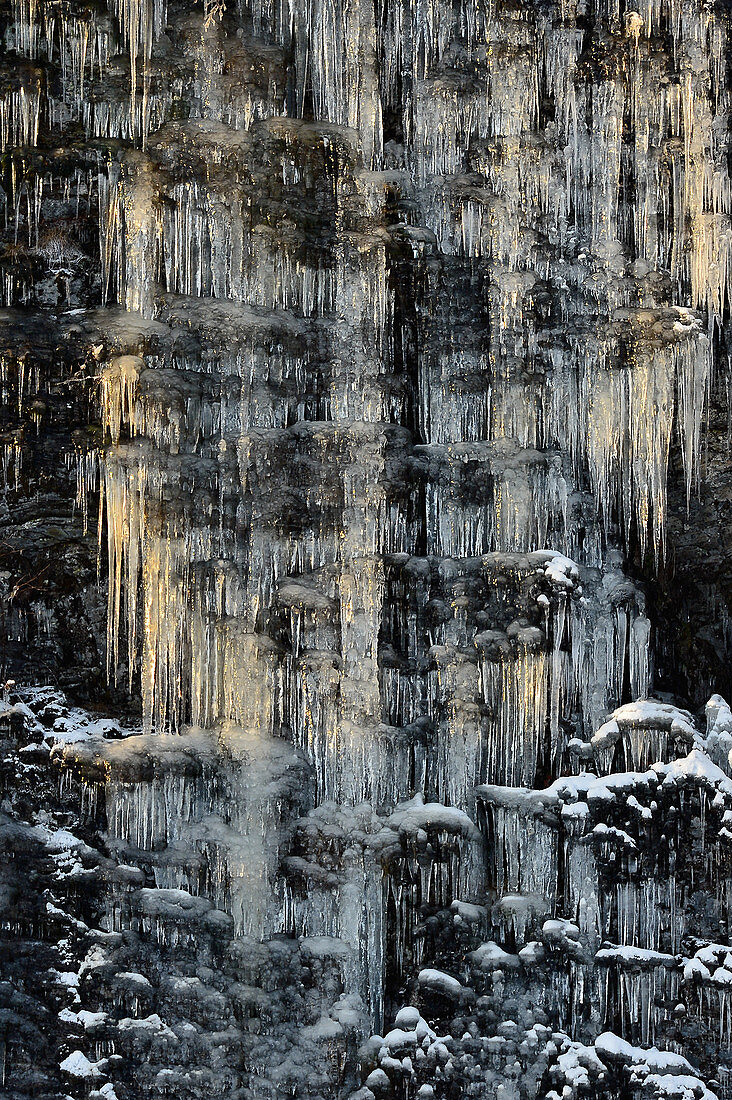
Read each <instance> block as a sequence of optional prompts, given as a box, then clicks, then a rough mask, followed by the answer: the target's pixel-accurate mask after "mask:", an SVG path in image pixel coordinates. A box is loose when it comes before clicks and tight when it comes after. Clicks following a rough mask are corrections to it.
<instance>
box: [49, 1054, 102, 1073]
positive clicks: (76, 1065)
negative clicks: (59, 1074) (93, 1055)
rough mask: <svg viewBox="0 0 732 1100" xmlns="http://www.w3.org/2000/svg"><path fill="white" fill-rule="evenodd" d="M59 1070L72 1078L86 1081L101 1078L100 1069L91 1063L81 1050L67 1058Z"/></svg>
mask: <svg viewBox="0 0 732 1100" xmlns="http://www.w3.org/2000/svg"><path fill="white" fill-rule="evenodd" d="M59 1068H60V1069H61V1070H63V1072H64V1073H68V1074H69V1076H70V1077H79V1078H86V1079H94V1078H95V1077H99V1069H98V1068H97V1065H96V1063H94V1062H90V1061H89V1059H88V1058H87V1056H86V1055H85V1054H84V1053H83V1051H81V1050H75V1051H72V1053H71V1054H69V1055H68V1057H67V1058H64V1060H63V1062H61V1063H60V1064H59Z"/></svg>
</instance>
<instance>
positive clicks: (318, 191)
mask: <svg viewBox="0 0 732 1100" xmlns="http://www.w3.org/2000/svg"><path fill="white" fill-rule="evenodd" d="M5 6H6V7H8V9H9V16H10V17H9V19H8V25H7V29H6V32H5V34H6V38H5V41H6V45H7V48H8V51H9V53H10V54H11V55H12V58H13V71H12V74H11V76H10V77H9V79H8V81H7V82H5V83H4V84H3V87H2V89H0V152H2V154H3V156H4V157H5V158H6V161H7V171H6V173H5V176H4V183H3V187H4V191H3V198H4V218H5V223H6V227H7V234H8V240H10V238H11V237H12V248H9V249H8V252H7V257H6V256H5V253H3V264H4V266H3V295H4V298H3V304H4V305H7V306H10V307H17V306H20V305H23V304H29V303H30V304H32V302H33V281H34V279H35V281H36V282H39V281H43V280H47V281H48V284H47V290H46V291H45V292H44V293H47V294H50V293H51V291H50V290H48V286H51V285H53V286H56V287H57V288H60V289H58V293H59V294H61V295H62V298H61V299H60V301H62V303H63V304H64V305H68V306H69V309H68V310H67V312H68V313H69V314H71V313H72V312H73V308H74V307H73V304H72V296H73V294H74V293H76V291H74V287H75V286H78V285H79V280H80V279H82V278H83V274H84V268H85V267H86V266H87V257H88V256H89V255H90V254H91V253H92V252H94V254H95V255H96V254H97V253H98V256H99V267H100V272H99V277H98V285H97V286H96V288H95V291H94V294H95V299H94V304H95V306H97V307H98V308H96V309H95V310H94V311H93V317H92V316H90V314H91V313H92V311H91V310H88V309H87V308H86V306H85V307H83V308H80V316H79V318H78V326H77V327H78V328H79V330H80V331H81V332H82V333H85V332H86V331H87V329H85V328H84V326H85V325H86V326H88V332H89V333H92V332H94V333H95V334H98V336H99V342H98V343H96V342H94V341H93V340H92V337H91V335H90V336H89V341H88V342H89V348H88V354H87V359H86V362H85V369H88V370H89V369H90V370H91V371H92V373H93V376H94V382H95V415H97V416H98V422H99V425H100V430H99V432H97V434H96V436H95V437H94V438H91V437H84V439H83V440H82V439H79V440H77V441H76V446H75V448H74V452H73V454H72V453H71V448H70V449H69V456H68V462H69V464H70V469H71V470H72V473H73V479H74V486H73V493H75V496H76V504H77V507H78V509H79V511H80V513H81V517H82V523H83V527H84V532H85V533H86V528H87V525H89V526H90V527H92V528H93V527H94V513H93V511H92V509H93V506H96V505H97V504H98V513H97V517H98V518H97V530H98V535H99V544H100V575H103V576H104V578H105V582H106V595H107V622H106V642H107V665H108V669H107V671H108V675H109V679H110V681H111V682H112V683H115V684H117V685H118V688H119V690H120V691H123V690H124V691H128V692H129V693H130V695H131V696H133V697H136V696H139V699H140V705H141V728H140V729H135V730H134V731H130V729H129V728H127V727H123V725H120V724H113V725H111V726H102V727H101V728H100V726H99V725H96V726H92V725H90V723H89V722H88V721H87V720H86V719H84V717H83V715H81V712H79V711H78V710H75V709H73V708H72V709H71V710H70V709H69V707H68V706H67V705H66V703H65V702H64V701H63V699H61V698H60V697H57V696H56V695H53V693H51V694H49V691H48V689H47V690H46V693H45V694H44V693H43V692H42V691H41V692H40V693H39V691H37V690H36V691H30V692H28V691H26V692H25V693H23V692H22V691H21V692H20V694H19V695H18V698H17V699H15V696H13V698H14V699H15V705H11V704H10V703H3V704H2V706H1V707H0V728H2V729H3V730H6V729H7V730H8V731H10V732H13V731H16V730H17V729H18V728H21V727H22V728H23V729H24V731H25V733H24V737H25V738H26V741H27V743H26V744H25V745H24V747H23V749H21V750H20V752H21V754H22V753H25V754H26V755H25V757H22V759H23V760H25V759H28V760H32V761H35V762H36V763H37V762H38V761H42V762H43V766H44V767H48V768H54V769H57V770H58V773H59V774H60V776H61V784H62V787H61V797H62V798H63V799H64V800H65V801H64V803H63V804H64V805H65V806H68V807H70V806H73V807H74V808H75V812H76V813H77V819H78V826H75V828H77V831H79V832H81V833H82V835H83V837H84V838H85V839H84V840H82V839H81V838H80V837H77V836H76V834H75V833H74V831H73V830H72V831H68V830H64V829H61V828H59V829H57V830H55V831H54V830H53V829H52V828H51V827H50V826H49V825H48V822H47V821H45V820H40V819H39V820H38V821H36V822H34V823H33V825H32V829H31V832H30V833H29V834H28V837H29V839H28V840H27V843H28V844H29V845H31V846H32V848H33V851H34V852H36V853H37V852H42V853H43V858H44V859H48V860H51V861H52V863H53V866H54V868H55V872H54V873H55V874H57V875H58V877H59V881H60V882H64V883H66V882H67V880H68V881H69V882H73V883H76V882H79V883H83V882H85V881H86V879H85V877H84V876H85V875H87V872H88V877H89V878H91V877H94V876H93V875H92V870H93V872H94V875H96V880H95V881H97V886H96V887H95V889H97V890H98V891H99V897H98V910H99V914H101V915H99V916H98V927H97V926H96V924H94V923H90V922H91V920H92V918H91V915H90V912H89V911H87V909H85V908H83V906H82V907H81V908H79V913H78V916H76V917H74V920H75V921H76V924H74V925H73V935H74V936H76V937H77V939H78V942H79V943H80V944H82V945H83V949H84V956H83V958H80V959H78V960H77V961H78V964H79V965H78V967H77V970H76V971H71V970H70V971H69V972H68V973H69V974H70V975H71V979H73V980H71V979H69V980H68V981H66V984H65V985H64V980H63V973H62V972H60V971H58V972H57V973H58V974H59V978H58V981H57V982H56V984H57V985H59V987H63V989H65V990H66V993H65V996H66V1001H65V1002H64V1004H63V1007H61V1008H60V1013H59V1018H60V1020H61V1023H62V1024H63V1026H64V1027H66V1028H67V1033H65V1034H67V1036H69V1037H71V1038H70V1039H68V1038H67V1039H64V1041H63V1042H64V1043H65V1045H63V1044H62V1049H61V1050H60V1053H61V1054H62V1055H63V1057H59V1058H58V1059H57V1061H56V1065H55V1069H54V1072H56V1070H57V1071H58V1073H59V1074H60V1077H59V1080H60V1081H62V1082H64V1083H65V1087H66V1088H68V1089H69V1090H72V1091H73V1090H74V1089H76V1092H75V1093H73V1095H74V1096H76V1095H79V1096H80V1095H82V1092H83V1091H84V1090H86V1093H89V1095H90V1096H92V1097H94V1100H102V1098H103V1100H125V1097H130V1098H131V1097H132V1096H138V1095H139V1096H140V1097H147V1096H170V1097H181V1098H183V1097H187V1096H188V1095H192V1096H200V1095H203V1093H204V1092H208V1093H209V1094H210V1095H212V1096H215V1095H229V1096H237V1097H238V1096H241V1097H248V1098H251V1100H273V1098H275V1097H280V1096H287V1095H292V1096H301V1097H312V1098H313V1100H316V1098H321V1097H322V1098H324V1097H336V1096H338V1097H343V1098H346V1097H351V1098H352V1100H381V1098H382V1097H386V1096H394V1097H397V1098H402V1100H415V1098H418V1100H430V1098H436V1100H448V1098H450V1097H453V1096H462V1095H465V1096H483V1097H491V1098H494V1100H539V1098H542V1100H575V1098H578V1100H579V1098H580V1097H587V1096H589V1097H592V1096H596V1097H600V1096H608V1097H616V1098H618V1100H620V1098H621V1097H623V1098H625V1097H633V1098H642V1097H648V1098H658V1097H671V1098H676V1097H678V1098H679V1100H690V1098H692V1097H693V1098H695V1100H714V1098H715V1097H718V1098H719V1100H724V1098H726V1097H732V1000H731V999H730V998H732V947H730V945H729V944H728V943H726V942H725V941H727V940H728V938H729V936H728V929H729V927H730V921H732V911H731V908H730V907H731V906H732V888H731V887H730V883H731V882H732V878H731V868H730V852H731V851H732V849H730V844H731V843H732V765H731V764H730V759H731V758H732V757H731V754H732V715H731V714H730V710H729V708H728V706H727V704H726V703H725V701H724V700H723V699H722V698H721V697H720V696H714V697H713V698H712V699H711V700H710V702H709V704H708V707H707V727H706V729H702V728H701V727H700V724H699V722H698V721H697V720H696V719H695V717H694V716H693V715H692V714H691V713H689V712H688V711H686V710H685V709H683V708H681V707H680V706H679V705H677V703H678V700H676V701H674V700H670V699H659V698H657V697H656V696H655V694H654V649H653V643H654V628H653V621H652V610H651V609H650V608H649V607H648V606H647V602H646V596H645V593H644V588H643V585H642V584H641V583H636V582H635V581H634V580H633V576H632V571H631V568H630V567H629V564H628V563H629V562H631V561H633V560H634V561H635V564H636V569H635V572H634V574H633V575H635V576H637V575H638V574H639V572H640V571H641V567H643V568H645V569H646V571H647V574H652V573H653V571H654V570H656V569H661V568H665V567H667V565H668V561H669V547H668V545H667V518H668V511H669V495H668V480H669V469H670V467H671V465H672V463H673V462H676V463H677V465H678V467H679V470H680V471H681V479H682V482H683V486H684V491H685V493H684V495H685V498H686V503H687V505H690V502H691V501H692V499H693V497H694V494H695V493H696V492H697V490H698V488H699V484H700V478H701V470H702V452H703V439H704V430H705V417H706V415H707V409H708V402H709V394H710V390H711V387H712V385H713V382H714V379H715V375H716V373H717V372H718V371H719V370H720V369H721V364H722V359H723V349H724V346H725V345H724V332H725V324H726V321H727V318H728V313H729V304H730V301H729V297H730V290H729V288H730V276H731V274H732V272H730V256H731V255H732V221H731V220H730V216H731V214H732V189H731V188H730V181H729V172H728V156H729V138H728V120H729V110H730V97H729V78H728V74H727V64H728V56H727V51H728V31H729V12H728V11H727V10H726V9H724V6H723V5H721V4H720V5H713V4H711V3H710V4H707V3H702V2H701V0H643V3H641V4H639V5H638V6H637V10H636V8H635V7H633V8H631V7H629V6H628V5H627V4H625V3H621V2H620V0H590V2H588V3H575V2H574V0H558V2H554V0H551V2H547V3H546V4H542V5H530V4H527V3H524V2H520V3H518V2H517V3H511V4H501V3H495V2H491V0H489V2H482V0H459V3H456V4H453V5H445V4H444V3H438V2H436V0H424V2H422V0H419V2H417V0H396V2H393V3H390V4H385V3H382V2H381V0H377V2H375V3H367V2H365V0H349V2H340V0H337V2H327V3H326V2H325V0H308V2H307V3H305V2H304V0H287V2H285V0H281V2H277V3H275V2H273V0H252V2H251V3H249V2H240V3H223V2H218V0H210V2H209V0H206V3H205V4H203V5H200V4H199V5H185V4H179V3H175V2H174V0H169V2H168V3H167V4H166V3H164V2H163V0H114V2H111V3H109V4H108V7H106V8H105V6H104V5H98V4H94V5H87V4H77V3H75V2H70V3H68V4H66V3H63V4H61V3H57V2H56V0H13V2H12V4H9V5H5ZM49 73H50V74H51V77H52V78H51V77H49V76H48V74H49ZM43 74H45V76H44V77H43V78H42V76H43ZM53 133H59V134H61V135H63V136H64V140H67V139H68V142H69V143H70V144H71V143H74V142H76V143H77V145H78V147H79V148H83V149H84V151H85V152H84V155H83V157H82V154H81V153H79V156H78V158H77V160H78V163H76V164H75V166H74V175H73V179H72V178H71V177H70V176H69V175H68V174H66V175H64V172H65V171H66V169H65V164H64V161H63V157H61V156H59V157H57V158H56V159H55V160H54V158H53V157H52V156H50V155H49V153H48V147H49V134H53ZM75 148H76V146H75ZM6 161H4V163H6ZM60 180H63V181H64V182H63V184H60V182H59V181H60ZM60 188H62V189H63V200H61V199H58V198H57V197H55V196H57V195H58V194H59V190H60ZM62 201H63V203H65V204H66V206H65V207H64V209H66V207H69V205H72V206H73V205H75V207H76V210H77V212H78V211H79V210H81V209H82V208H83V209H84V210H85V212H86V215H87V217H89V216H91V220H92V221H93V222H94V235H95V236H94V240H93V241H91V240H87V239H84V240H83V241H80V242H77V241H75V240H74V239H73V237H72V236H71V235H69V234H66V235H64V232H61V231H58V232H55V233H54V231H53V227H52V226H51V225H50V224H49V222H50V221H51V220H52V208H53V204H54V203H55V202H59V203H60V202H62ZM6 261H7V262H6ZM81 314H83V316H81ZM67 323H68V324H71V321H70V320H69V319H67ZM94 339H96V336H95V338H94ZM25 356H26V352H25V351H24V352H23V353H22V354H18V355H15V354H12V355H11V354H9V355H8V357H7V360H6V358H5V357H3V359H2V371H1V372H0V382H1V384H2V393H3V403H4V404H5V405H6V406H10V405H11V404H13V405H14V406H15V405H17V408H18V414H19V415H21V414H22V412H23V408H24V406H27V405H29V404H32V403H33V401H34V399H35V395H37V393H38V391H39V388H40V383H39V381H38V379H37V378H35V379H33V378H32V377H31V376H30V375H29V374H28V373H27V368H26V360H25ZM66 381H69V380H66ZM33 387H35V390H34V388H33ZM35 415H36V426H37V427H38V425H39V424H40V423H41V421H42V416H43V411H42V410H40V411H39V410H36V414H35ZM14 445H15V444H14V443H6V444H5V448H6V450H5V452H4V455H5V460H4V472H5V482H6V486H9V485H10V483H11V482H12V480H13V477H14V478H15V482H16V485H17V484H18V479H19V476H20V473H19V469H20V452H19V451H18V452H17V453H16V451H15V450H13V446H14ZM11 468H12V471H13V472H11ZM38 607H39V610H38V611H37V612H36V614H37V617H38V619H39V621H40V620H41V619H42V616H43V614H44V612H43V611H42V610H41V609H42V607H43V600H42V598H39V601H38ZM45 614H46V616H47V619H46V621H48V616H49V615H50V614H51V611H49V610H48V609H46V612H45ZM19 630H20V628H19ZM49 630H50V628H49ZM9 694H11V695H12V692H10V693H9ZM16 694H17V693H16ZM18 700H20V701H18ZM80 715H81V716H80ZM36 757H37V760H36ZM29 766H30V765H29ZM54 774H55V773H54ZM69 812H70V811H69ZM46 816H47V817H48V815H46ZM6 817H7V815H6V814H5V812H4V811H3V815H2V817H0V827H1V828H4V829H6V835H7V843H8V845H9V846H12V844H13V843H15V836H16V834H15V833H14V832H13V829H14V825H13V824H12V821H11V819H10V818H8V820H6ZM57 824H59V825H61V822H58V823H57ZM66 824H67V825H69V827H70V825H71V823H70V821H67V822H66ZM94 836H97V837H101V838H103V839H102V840H101V841H100V842H99V848H98V850H97V849H95V848H93V846H92V844H91V840H92V839H93V837H94ZM38 858H39V859H40V858H41V857H40V856H38ZM65 889H66V888H65ZM74 889H76V887H75V888H74ZM78 890H79V891H80V892H82V893H83V891H82V889H81V887H78ZM68 891H70V893H71V894H73V896H74V897H76V894H74V890H72V888H71V886H68ZM64 898H65V899H66V900H67V901H68V898H67V895H66V894H64ZM46 900H47V902H48V905H49V906H50V907H51V908H50V909H47V910H46V911H45V915H44V918H43V920H44V921H46V922H50V924H51V925H53V921H54V920H56V921H62V919H65V916H64V915H65V914H66V910H64V909H63V908H59V904H58V902H59V899H58V898H56V900H54V897H53V896H52V895H51V894H50V893H49V896H48V898H47V899H46ZM69 904H70V905H71V903H69ZM72 907H73V906H72ZM59 914H60V916H59ZM66 915H68V914H66ZM74 942H77V941H76V940H75V941H74ZM58 997H59V1001H58V1003H59V1005H60V1004H61V999H60V994H59V995H58ZM412 1002H413V1003H412ZM64 1014H65V1015H64ZM71 1039H73V1043H71ZM3 1049H4V1048H3ZM120 1052H121V1053H120ZM89 1090H92V1091H91V1092H89ZM135 1090H136V1091H135ZM86 1093H84V1094H85V1095H86Z"/></svg>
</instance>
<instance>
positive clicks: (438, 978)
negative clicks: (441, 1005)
mask: <svg viewBox="0 0 732 1100" xmlns="http://www.w3.org/2000/svg"><path fill="white" fill-rule="evenodd" d="M417 981H418V983H419V984H420V985H421V986H423V987H424V988H425V989H429V990H430V991H431V992H433V993H440V994H442V996H444V997H449V998H450V999H452V1000H460V998H461V997H462V996H463V994H464V993H465V989H464V987H463V986H462V985H461V983H460V982H459V981H458V980H457V978H453V977H452V975H451V974H445V972H444V971H443V970H433V969H431V968H426V969H425V970H420V972H419V974H418V975H417Z"/></svg>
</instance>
